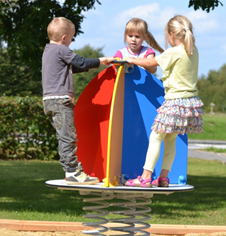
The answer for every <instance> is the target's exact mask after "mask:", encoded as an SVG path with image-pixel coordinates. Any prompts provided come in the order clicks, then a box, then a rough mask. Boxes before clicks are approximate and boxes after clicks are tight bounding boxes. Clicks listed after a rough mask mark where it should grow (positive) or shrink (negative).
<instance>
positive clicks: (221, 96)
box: [197, 64, 226, 112]
mask: <svg viewBox="0 0 226 236" xmlns="http://www.w3.org/2000/svg"><path fill="white" fill-rule="evenodd" d="M225 78H226V64H225V65H223V66H222V67H221V68H220V69H219V71H215V70H210V71H209V73H208V76H207V77H205V76H202V77H201V78H200V79H199V80H198V83H197V86H198V90H199V97H200V98H201V100H202V101H203V103H204V109H205V111H207V112H209V111H210V103H212V102H213V103H214V104H215V106H214V111H218V112H226V80H225Z"/></svg>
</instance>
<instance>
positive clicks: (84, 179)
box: [65, 170, 99, 185]
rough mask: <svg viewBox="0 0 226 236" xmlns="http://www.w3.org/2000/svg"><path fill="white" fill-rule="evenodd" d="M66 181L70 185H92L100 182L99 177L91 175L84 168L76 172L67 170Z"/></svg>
mask: <svg viewBox="0 0 226 236" xmlns="http://www.w3.org/2000/svg"><path fill="white" fill-rule="evenodd" d="M65 176H66V178H65V180H66V183H67V184H68V185H90V184H96V183H99V179H98V178H97V177H90V176H89V175H87V174H86V173H85V172H83V170H77V171H75V172H66V174H65Z"/></svg>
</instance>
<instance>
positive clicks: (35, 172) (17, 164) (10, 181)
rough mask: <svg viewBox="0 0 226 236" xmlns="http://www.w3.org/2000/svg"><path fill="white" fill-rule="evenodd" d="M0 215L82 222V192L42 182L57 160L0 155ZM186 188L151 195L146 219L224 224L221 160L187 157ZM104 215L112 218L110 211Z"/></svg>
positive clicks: (53, 175) (54, 173) (56, 172)
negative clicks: (188, 188)
mask: <svg viewBox="0 0 226 236" xmlns="http://www.w3.org/2000/svg"><path fill="white" fill-rule="evenodd" d="M0 178H1V181H0V218H1V219H15V220H38V221H71V222H73V221H76V222H87V221H88V220H87V219H84V218H83V217H82V215H84V214H87V212H84V211H83V210H82V207H83V206H89V205H90V204H89V203H84V202H83V198H84V197H86V196H80V195H79V193H78V192H77V191H66V190H65V191H60V190H57V189H55V188H50V187H46V186H45V181H46V180H51V179H62V178H64V172H63V170H62V168H61V166H60V164H59V162H58V161H49V162H44V161H0ZM188 184H191V185H194V186H195V190H194V191H191V192H181V193H173V194H170V195H154V197H153V199H152V203H151V204H150V207H151V208H152V212H151V213H150V215H151V219H150V220H149V223H152V224H193V225H225V222H226V201H225V199H226V166H225V165H223V164H222V163H221V162H218V161H206V160H201V159H197V158H189V160H188ZM109 218H114V216H113V215H112V214H111V215H110V216H109Z"/></svg>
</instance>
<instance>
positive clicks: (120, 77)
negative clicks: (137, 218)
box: [104, 65, 125, 187]
mask: <svg viewBox="0 0 226 236" xmlns="http://www.w3.org/2000/svg"><path fill="white" fill-rule="evenodd" d="M124 84H125V73H124V70H123V65H121V66H120V67H119V68H118V74H117V77H116V80H115V86H114V90H113V94H112V102H111V111H110V118H109V128H108V146H107V170H106V178H105V181H104V182H105V184H104V186H105V187H109V186H110V185H111V187H112V185H117V179H119V176H120V174H121V165H122V140H123V115H124V86H125V85H124ZM118 182H119V181H118Z"/></svg>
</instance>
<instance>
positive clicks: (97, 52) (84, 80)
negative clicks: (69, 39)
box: [73, 45, 106, 99]
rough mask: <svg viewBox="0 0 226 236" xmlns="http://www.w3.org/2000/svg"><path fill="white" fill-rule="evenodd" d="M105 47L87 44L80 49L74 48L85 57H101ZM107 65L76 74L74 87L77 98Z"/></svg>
mask: <svg viewBox="0 0 226 236" xmlns="http://www.w3.org/2000/svg"><path fill="white" fill-rule="evenodd" d="M102 50H103V48H92V47H91V46H90V45H85V46H84V47H83V48H81V49H79V50H74V52H75V53H76V54H78V55H80V56H82V57H85V58H99V57H103V56H104V55H103V53H102ZM105 68H106V66H103V65H100V67H99V68H93V69H90V70H89V71H88V72H83V73H78V74H74V75H73V77H74V88H75V99H78V97H79V96H80V94H81V92H82V91H83V90H84V88H85V87H86V85H87V84H88V83H89V82H90V81H91V80H92V79H93V78H94V77H95V76H96V75H98V74H99V73H100V72H101V71H102V70H103V69H105Z"/></svg>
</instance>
